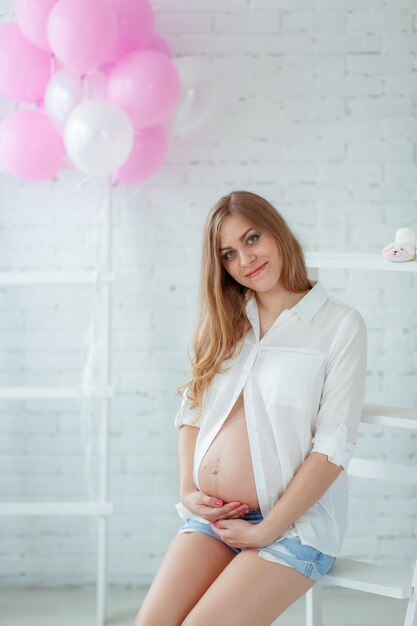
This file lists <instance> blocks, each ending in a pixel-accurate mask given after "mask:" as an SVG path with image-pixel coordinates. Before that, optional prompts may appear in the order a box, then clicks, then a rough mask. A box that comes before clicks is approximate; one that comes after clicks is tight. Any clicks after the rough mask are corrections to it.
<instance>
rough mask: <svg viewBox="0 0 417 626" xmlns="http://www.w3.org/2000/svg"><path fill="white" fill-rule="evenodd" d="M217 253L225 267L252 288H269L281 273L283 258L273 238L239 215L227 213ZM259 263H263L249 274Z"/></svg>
mask: <svg viewBox="0 0 417 626" xmlns="http://www.w3.org/2000/svg"><path fill="white" fill-rule="evenodd" d="M219 254H220V257H221V260H222V263H223V267H224V268H225V270H226V271H227V272H228V273H229V274H230V275H231V276H232V277H233V278H234V279H235V280H236V281H237V282H238V283H240V284H241V285H244V286H245V287H250V288H251V289H253V290H255V291H269V290H270V289H272V288H274V287H275V286H276V285H277V283H278V281H279V279H280V277H281V271H282V258H281V255H280V253H279V251H278V246H277V243H276V241H275V239H274V238H273V237H271V235H267V234H266V233H263V232H262V231H261V230H260V229H258V228H254V227H253V226H252V224H251V222H249V221H247V220H246V218H244V217H242V216H239V215H229V216H228V217H227V218H226V219H225V220H224V222H223V224H222V225H221V228H220V250H219ZM261 266H265V267H263V269H262V270H261V271H260V272H258V273H256V274H253V275H250V273H253V272H254V270H257V269H259V268H260V267H261Z"/></svg>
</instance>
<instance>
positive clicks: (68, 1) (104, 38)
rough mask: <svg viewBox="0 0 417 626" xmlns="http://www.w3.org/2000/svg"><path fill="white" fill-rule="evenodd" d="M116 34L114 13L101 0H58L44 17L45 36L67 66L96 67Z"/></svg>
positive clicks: (77, 67) (75, 67)
mask: <svg viewBox="0 0 417 626" xmlns="http://www.w3.org/2000/svg"><path fill="white" fill-rule="evenodd" d="M117 35H118V26H117V20H116V16H115V14H114V11H113V9H112V7H111V6H110V4H109V3H108V2H104V1H103V0H58V2H57V4H56V5H55V6H54V7H53V9H52V11H51V13H50V15H49V19H48V40H49V43H50V46H51V49H52V50H53V52H54V53H55V54H56V56H57V57H58V59H59V60H60V61H61V62H62V63H63V64H64V65H65V66H66V67H67V68H68V69H70V70H73V71H75V72H80V73H83V72H88V71H90V70H93V69H96V68H97V67H98V66H99V65H101V63H103V62H104V61H105V59H106V58H107V57H108V55H109V54H110V52H111V51H112V49H113V47H114V45H115V43H116V40H117Z"/></svg>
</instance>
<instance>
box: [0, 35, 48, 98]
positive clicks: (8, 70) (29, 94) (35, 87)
mask: <svg viewBox="0 0 417 626" xmlns="http://www.w3.org/2000/svg"><path fill="white" fill-rule="evenodd" d="M51 58H52V57H51V55H50V54H47V53H46V52H43V51H42V50H39V48H36V46H34V45H32V44H31V43H30V42H29V41H27V39H25V37H24V36H23V35H22V33H21V32H20V30H19V29H18V27H17V25H16V24H15V23H9V24H2V25H1V26H0V92H1V94H2V95H4V96H6V97H8V98H12V100H17V101H18V102H40V101H41V100H42V98H43V94H44V91H45V87H46V85H47V83H48V81H49V78H50V74H51Z"/></svg>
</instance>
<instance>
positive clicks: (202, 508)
mask: <svg viewBox="0 0 417 626" xmlns="http://www.w3.org/2000/svg"><path fill="white" fill-rule="evenodd" d="M182 501H183V504H184V506H185V507H186V508H187V509H188V510H189V511H191V512H192V513H194V515H198V516H199V517H202V518H203V519H206V520H207V521H208V522H216V521H217V520H226V519H235V518H240V517H242V516H243V515H244V514H245V513H246V512H247V511H248V510H249V507H248V505H247V504H242V503H241V502H238V501H233V502H228V503H226V504H224V503H223V500H220V499H219V498H215V497H213V496H209V495H207V494H206V493H204V492H203V491H192V492H191V493H188V494H187V495H186V496H184V497H183V498H182Z"/></svg>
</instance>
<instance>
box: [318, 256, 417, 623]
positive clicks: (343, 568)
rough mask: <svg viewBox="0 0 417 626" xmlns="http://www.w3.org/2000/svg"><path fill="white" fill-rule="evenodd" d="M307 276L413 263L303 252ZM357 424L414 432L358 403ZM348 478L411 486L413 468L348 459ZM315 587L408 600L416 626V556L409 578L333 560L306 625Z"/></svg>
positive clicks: (400, 412)
mask: <svg viewBox="0 0 417 626" xmlns="http://www.w3.org/2000/svg"><path fill="white" fill-rule="evenodd" d="M306 265H307V268H308V269H309V272H308V273H309V277H310V278H311V279H313V280H316V279H318V277H319V269H351V270H376V271H384V272H385V271H390V272H417V260H414V261H407V262H405V263H396V262H391V261H388V260H387V259H384V258H383V257H382V256H381V255H378V254H362V253H350V252H349V253H344V252H341V253H337V252H311V253H306ZM361 422H366V423H368V424H373V425H375V426H384V427H395V428H408V429H411V430H417V410H415V409H405V408H403V407H393V406H384V405H376V404H364V406H363V412H362V419H361ZM348 474H349V476H357V477H360V478H371V479H375V480H383V481H394V482H398V483H403V484H413V485H417V467H410V465H408V466H407V465H399V464H392V463H388V462H386V461H374V460H369V459H359V458H352V459H351V461H350V464H349V468H348ZM321 583H325V584H330V585H334V586H338V587H344V588H347V589H355V590H357V591H363V592H368V593H375V594H379V595H383V596H387V597H390V598H396V599H405V598H408V599H409V601H408V605H407V611H406V615H405V620H404V626H417V555H416V564H415V566H414V571H413V573H412V574H409V573H407V572H404V571H403V570H398V569H396V570H395V571H394V570H393V569H392V568H390V567H384V566H381V565H374V564H372V563H366V562H362V561H355V560H353V559H345V558H341V557H338V558H337V559H336V561H335V564H334V566H333V567H332V569H331V570H330V572H329V573H328V574H326V575H325V576H323V577H322V578H321V579H320V581H319V582H318V583H317V584H316V585H314V587H312V588H311V589H310V590H309V591H308V592H307V593H306V626H322V623H323V622H322V587H321Z"/></svg>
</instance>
